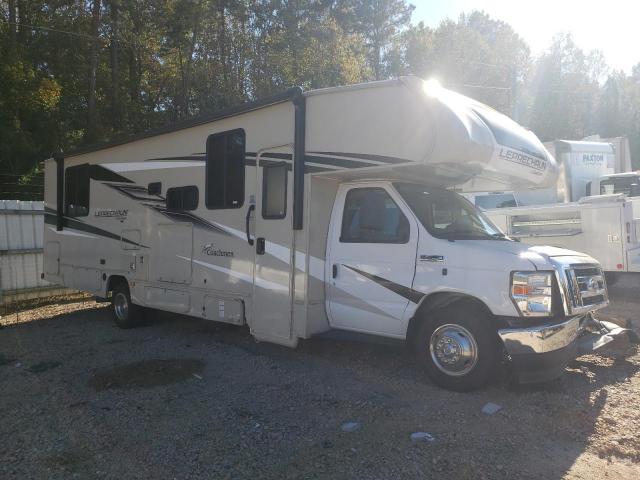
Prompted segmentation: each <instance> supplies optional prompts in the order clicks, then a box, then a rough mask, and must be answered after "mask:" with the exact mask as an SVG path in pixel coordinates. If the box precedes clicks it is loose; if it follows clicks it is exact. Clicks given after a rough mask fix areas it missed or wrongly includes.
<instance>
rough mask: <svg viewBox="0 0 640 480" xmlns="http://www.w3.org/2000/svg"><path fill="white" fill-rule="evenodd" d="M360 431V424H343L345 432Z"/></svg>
mask: <svg viewBox="0 0 640 480" xmlns="http://www.w3.org/2000/svg"><path fill="white" fill-rule="evenodd" d="M356 430H360V424H359V423H358V422H345V423H343V424H342V431H343V432H355V431H356Z"/></svg>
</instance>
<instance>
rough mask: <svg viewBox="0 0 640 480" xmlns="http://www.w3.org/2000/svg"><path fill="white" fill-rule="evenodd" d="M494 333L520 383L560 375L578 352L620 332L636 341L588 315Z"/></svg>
mask: <svg viewBox="0 0 640 480" xmlns="http://www.w3.org/2000/svg"><path fill="white" fill-rule="evenodd" d="M498 335H499V336H500V338H501V339H502V342H503V343H504V346H505V349H506V350H507V353H508V354H509V356H510V357H511V361H512V363H513V367H514V371H515V374H516V377H517V379H518V381H519V382H521V383H532V382H543V381H547V380H551V379H553V378H555V377H557V376H559V375H561V374H562V372H563V371H564V369H565V367H566V366H567V364H568V363H569V362H570V361H571V360H573V359H574V358H575V357H577V356H578V355H583V354H585V353H589V352H592V351H594V350H596V349H598V348H600V347H602V346H604V345H606V344H607V343H609V342H611V341H613V340H614V339H615V338H616V337H618V336H620V335H627V336H628V338H629V340H630V341H632V342H634V343H638V340H639V339H638V336H637V335H636V334H635V333H634V332H633V331H632V330H630V329H628V328H622V327H619V326H618V325H615V324H613V323H610V322H604V321H600V320H596V319H595V318H594V317H593V316H592V315H591V314H586V315H583V316H576V317H571V318H569V319H568V320H565V321H563V322H561V323H553V324H547V325H540V326H536V327H527V328H504V329H500V330H498Z"/></svg>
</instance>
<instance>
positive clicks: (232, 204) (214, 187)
mask: <svg viewBox="0 0 640 480" xmlns="http://www.w3.org/2000/svg"><path fill="white" fill-rule="evenodd" d="M244 156H245V134H244V130H243V129H241V128H239V129H237V130H230V131H228V132H222V133H216V134H214V135H209V138H207V166H206V186H205V204H206V205H207V208H208V209H210V210H211V209H218V208H239V207H241V206H242V204H243V203H244Z"/></svg>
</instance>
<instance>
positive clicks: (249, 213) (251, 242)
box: [245, 204, 256, 245]
mask: <svg viewBox="0 0 640 480" xmlns="http://www.w3.org/2000/svg"><path fill="white" fill-rule="evenodd" d="M255 209H256V206H255V205H253V204H252V205H249V208H247V216H246V218H245V228H246V231H247V243H248V244H249V245H253V238H251V234H250V233H249V219H250V218H251V212H253V211H254V210H255Z"/></svg>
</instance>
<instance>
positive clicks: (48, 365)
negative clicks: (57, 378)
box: [29, 362, 62, 373]
mask: <svg viewBox="0 0 640 480" xmlns="http://www.w3.org/2000/svg"><path fill="white" fill-rule="evenodd" d="M60 365H62V364H61V363H60V362H40V363H36V364H35V365H31V366H30V367H29V371H30V372H31V373H42V372H46V371H47V370H51V369H52V368H56V367H59V366H60Z"/></svg>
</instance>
